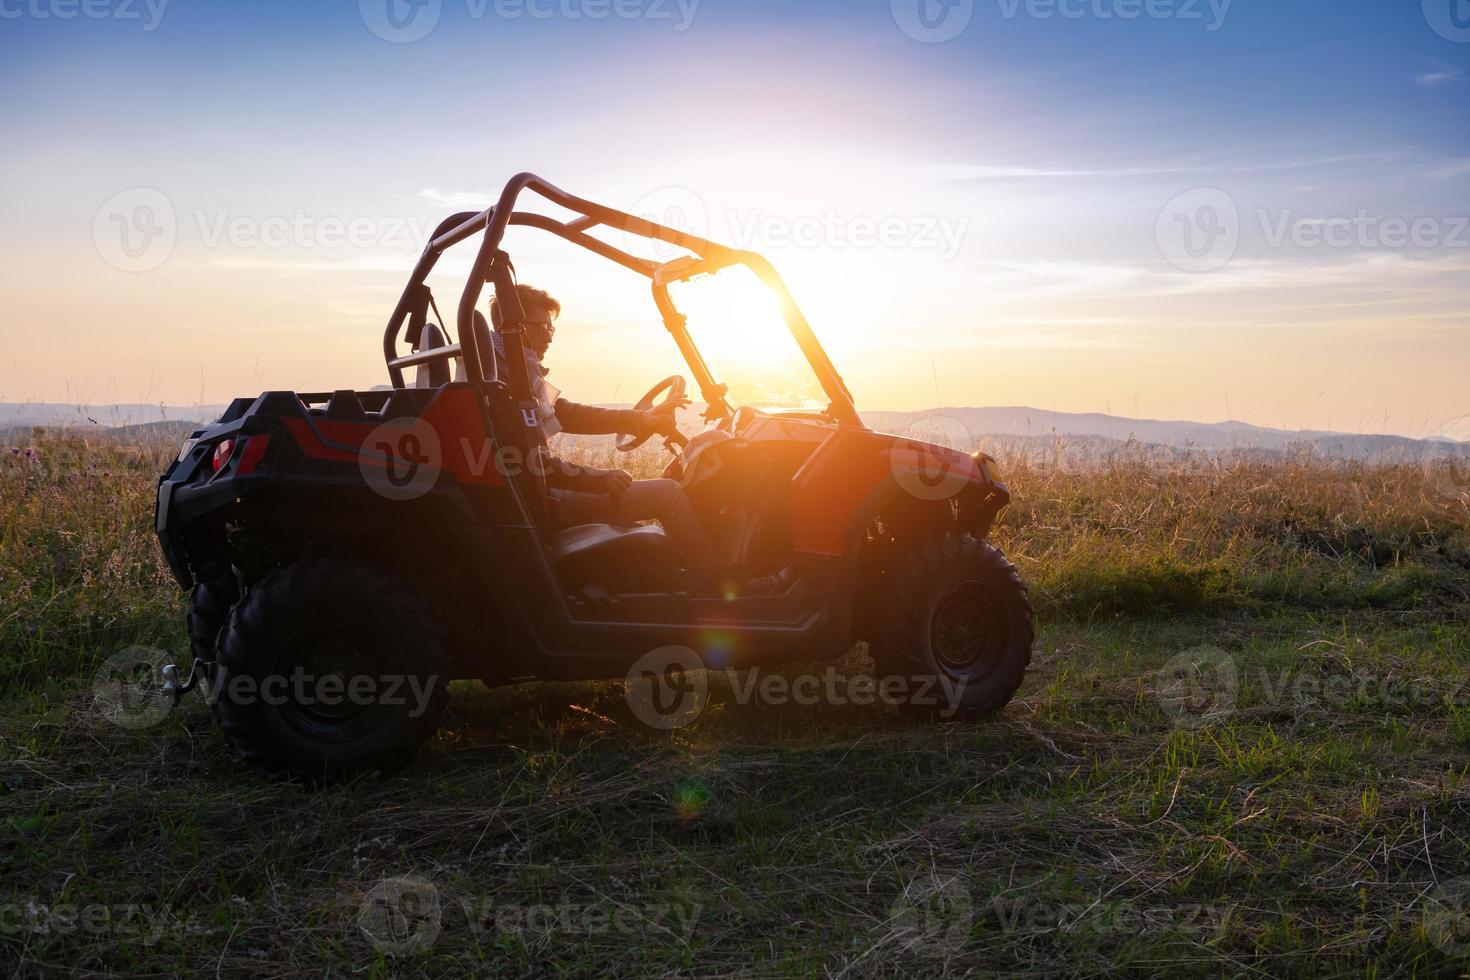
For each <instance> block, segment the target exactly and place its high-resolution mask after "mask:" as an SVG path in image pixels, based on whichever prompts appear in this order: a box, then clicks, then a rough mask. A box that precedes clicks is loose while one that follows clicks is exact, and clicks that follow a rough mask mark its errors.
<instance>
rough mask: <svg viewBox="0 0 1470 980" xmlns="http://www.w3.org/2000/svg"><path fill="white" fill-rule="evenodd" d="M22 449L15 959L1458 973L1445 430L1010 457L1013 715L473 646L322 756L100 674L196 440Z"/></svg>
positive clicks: (3, 630) (2, 767)
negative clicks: (123, 694) (1376, 437)
mask: <svg viewBox="0 0 1470 980" xmlns="http://www.w3.org/2000/svg"><path fill="white" fill-rule="evenodd" d="M16 448H17V449H20V450H21V451H20V452H18V453H12V452H10V448H9V447H4V449H3V450H0V451H3V452H5V453H6V455H5V456H3V457H0V603H3V605H0V691H3V700H0V973H3V974H10V973H18V974H19V975H22V976H27V975H56V974H70V973H91V972H96V973H105V972H115V973H123V972H126V973H144V974H153V975H171V974H180V973H189V974H198V975H212V974H223V975H250V976H259V977H271V976H287V975H302V974H313V975H318V976H321V975H327V974H351V975H364V976H389V975H415V976H432V977H441V976H442V977H455V976H463V975H466V974H467V973H473V974H475V975H513V976H518V975H524V974H527V973H530V972H534V973H537V974H542V975H545V974H569V975H582V976H608V975H627V976H638V975H647V974H657V975H666V974H672V975H700V976H705V975H732V974H733V975H748V974H754V975H780V976H791V975H796V976H869V975H874V974H881V975H892V974H920V975H931V974H956V975H961V974H982V975H988V974H1023V975H1034V976H1056V975H1087V974H1099V973H1107V972H1118V971H1122V972H1128V973H1134V974H1168V975H1176V974H1183V975H1220V974H1227V975H1237V976H1283V975H1293V976H1357V977H1386V976H1401V975H1402V976H1458V975H1463V974H1465V973H1467V972H1470V771H1467V769H1470V671H1467V667H1470V510H1467V503H1470V497H1467V488H1466V486H1465V484H1464V481H1463V479H1462V476H1463V474H1460V473H1457V472H1455V471H1451V470H1446V469H1436V468H1433V467H1416V466H1408V465H1405V466H1397V467H1379V468H1375V467H1368V466H1351V465H1345V464H1331V463H1327V462H1323V461H1311V460H1295V461H1276V462H1262V461H1259V460H1250V459H1245V458H1239V459H1234V458H1224V459H1214V460H1208V461H1205V460H1201V461H1198V462H1194V463H1190V464H1186V463H1184V462H1181V461H1179V460H1178V459H1175V460H1173V461H1171V462H1169V463H1167V464H1165V463H1161V462H1159V461H1158V460H1157V459H1154V458H1151V457H1150V456H1149V455H1148V454H1147V453H1145V452H1143V451H1142V450H1137V451H1135V450H1132V449H1126V448H1125V449H1120V450H1119V451H1118V452H1117V453H1116V454H1114V456H1113V457H1112V458H1110V459H1108V460H1105V461H1101V462H1095V463H1092V464H1089V465H1075V464H1069V463H1067V461H1065V460H1062V459H1056V460H1050V461H1049V460H1046V459H1035V458H1033V459H1030V460H1029V461H1020V460H1010V461H1007V460H1004V459H1003V463H1006V464H1007V465H1006V467H1005V469H1006V472H1005V476H1006V478H1007V479H1008V481H1009V482H1010V484H1011V486H1012V489H1013V492H1014V494H1015V501H1016V502H1015V503H1014V504H1013V506H1012V507H1011V508H1010V509H1009V510H1008V511H1007V512H1006V513H1005V515H1004V516H1003V519H1002V521H1001V523H1000V525H999V527H998V528H997V530H996V533H995V540H996V542H997V543H998V544H999V545H1000V546H1001V547H1002V548H1003V549H1004V550H1005V551H1006V552H1007V554H1008V555H1009V556H1010V557H1011V558H1012V559H1013V560H1014V561H1015V562H1016V563H1017V564H1018V565H1019V566H1020V568H1021V570H1022V573H1023V574H1024V576H1025V577H1026V579H1027V580H1028V582H1029V583H1030V584H1031V588H1032V595H1033V598H1034V600H1035V602H1036V606H1037V610H1038V616H1039V622H1040V635H1039V638H1038V642H1037V645H1036V650H1035V657H1034V662H1033V667H1032V671H1031V673H1030V674H1029V675H1028V679H1027V682H1026V684H1025V686H1024V687H1023V688H1022V690H1021V693H1020V695H1019V697H1018V698H1017V700H1016V701H1015V702H1013V703H1012V704H1011V706H1010V707H1009V708H1007V710H1006V711H1005V712H1004V713H1003V714H1002V715H1001V716H1000V717H999V718H997V719H994V720H991V721H986V722H980V723H966V724H960V723H953V724H938V725H936V724H921V723H917V722H914V721H912V720H910V719H909V718H908V717H907V716H903V715H900V714H899V713H897V712H896V711H895V710H893V709H891V708H885V707H882V706H858V705H853V704H834V703H822V704H818V705H814V706H800V705H792V704H788V705H780V706H772V705H759V704H754V703H748V701H747V699H743V698H741V697H739V696H738V693H739V690H740V686H741V685H742V684H743V683H744V681H743V680H742V679H741V678H740V677H738V676H737V677H734V678H732V677H729V676H726V675H724V674H719V675H714V676H713V677H712V678H711V680H710V685H711V706H710V708H709V709H708V710H706V711H705V712H704V713H703V714H702V715H701V716H700V717H699V719H698V720H697V721H696V722H695V723H694V724H693V725H692V726H690V727H688V728H685V729H682V730H677V731H673V732H659V731H655V730H652V729H649V728H647V727H645V726H643V725H641V724H640V723H638V722H637V721H636V720H635V719H634V717H633V715H632V713H631V712H630V710H629V707H628V704H627V702H626V700H625V698H624V696H623V691H622V686H621V685H620V684H579V685H567V684H538V685H529V686H520V687H512V688H503V689H499V690H495V691H488V690H485V689H484V688H483V687H481V686H479V685H470V684H465V685H459V686H457V687H456V689H455V691H454V695H453V698H452V701H451V706H450V712H449V715H448V716H447V718H446V720H445V723H444V725H443V727H442V729H441V732H440V734H439V736H438V738H437V739H436V740H435V742H434V743H433V744H432V746H431V747H430V749H429V751H427V752H426V753H425V754H424V755H423V756H422V757H421V759H420V761H419V762H418V763H417V764H416V765H415V766H413V767H412V768H410V769H409V770H407V771H406V772H404V773H402V774H400V775H398V776H395V777H392V778H386V779H380V780H370V781H361V782H358V783H355V784H352V785H346V786H336V787H332V788H329V789H325V790H319V791H308V790H305V789H302V788H299V787H293V786H289V785H287V786H280V785H266V784H263V783H261V782H259V781H258V780H256V779H255V778H254V777H253V776H252V775H251V774H249V773H248V772H246V771H245V770H244V769H243V768H242V767H241V766H239V765H237V764H236V763H234V762H233V760H232V759H231V758H230V756H229V754H228V753H227V751H226V749H225V746H224V743H223V740H222V739H221V737H220V736H219V735H218V733H217V732H216V731H215V730H214V728H213V725H212V722H211V720H210V717H209V714H208V710H207V707H206V706H205V705H203V704H202V703H201V702H200V701H199V700H198V699H197V698H192V699H190V700H188V701H186V702H185V704H184V705H183V707H182V708H181V709H180V710H178V711H176V712H174V713H173V714H172V715H170V716H168V717H167V718H166V719H164V720H163V721H161V722H160V723H159V724H157V725H154V726H151V727H146V728H141V729H136V730H132V729H128V728H124V727H121V726H119V725H117V724H115V723H114V722H112V721H110V720H108V719H107V718H106V717H105V716H104V715H103V714H102V713H101V712H99V710H98V709H97V707H96V705H95V703H94V697H93V694H92V684H91V678H92V674H93V671H94V670H95V669H96V667H97V665H98V664H99V663H100V662H101V661H102V660H103V659H104V658H105V657H107V656H108V655H109V654H111V653H112V652H114V651H116V650H119V649H121V648H123V647H125V646H127V645H130V644H145V645H154V646H160V647H164V648H167V649H170V650H175V651H182V650H183V649H184V640H183V628H182V622H183V597H182V596H180V595H179V594H178V593H177V592H176V590H175V588H174V587H173V585H172V582H171V579H170V578H169V577H168V575H167V573H166V571H165V569H164V568H163V567H162V565H161V563H160V561H159V558H158V555H157V548H156V546H155V543H154V541H153V538H152V532H151V516H152V494H153V481H154V479H155V477H156V475H157V473H158V472H160V471H161V468H162V461H163V459H164V458H165V457H166V455H167V454H168V453H169V452H171V451H172V449H173V448H174V447H156V446H155V447H149V446H118V445H112V444H103V443H96V444H91V445H89V444H88V443H87V441H86V440H84V439H82V438H80V437H38V438H37V440H36V441H35V442H34V443H33V444H29V445H26V446H19V447H16ZM26 450H30V451H31V452H30V454H28V453H27V452H26ZM652 461H653V457H645V459H644V462H645V464H651V463H652ZM1064 464H1066V465H1064ZM1191 665H1193V669H1190V666H1191ZM843 666H844V669H849V670H851V669H861V666H862V652H861V650H859V651H855V652H854V653H853V654H851V655H850V656H849V658H848V661H846V662H845V663H844V665H843ZM824 669H826V668H825V666H824V665H808V666H806V667H793V668H791V670H790V673H793V674H795V673H799V672H802V671H808V672H810V671H820V670H824ZM1180 678H1185V679H1188V680H1192V681H1193V682H1194V687H1186V688H1181V684H1180V682H1179V679H1180ZM1201 683H1203V687H1202V688H1201V686H1200V684H1201ZM1181 690H1184V691H1188V692H1192V693H1193V695H1194V696H1193V697H1192V698H1190V699H1188V700H1181V698H1180V697H1179V695H1180V693H1181Z"/></svg>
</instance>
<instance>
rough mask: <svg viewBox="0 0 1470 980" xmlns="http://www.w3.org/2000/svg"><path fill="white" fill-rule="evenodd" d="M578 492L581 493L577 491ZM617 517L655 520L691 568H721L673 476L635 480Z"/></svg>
mask: <svg viewBox="0 0 1470 980" xmlns="http://www.w3.org/2000/svg"><path fill="white" fill-rule="evenodd" d="M579 496H583V495H580V494H579ZM616 507H617V516H618V520H620V521H623V522H625V523H628V524H632V523H634V522H635V521H649V520H657V521H658V522H659V523H660V524H662V525H663V526H664V532H665V533H666V534H668V536H669V540H670V541H672V542H673V544H674V547H675V548H677V549H678V550H679V553H680V554H682V555H683V556H684V560H685V561H687V562H688V563H689V566H690V571H693V572H698V573H701V574H703V575H708V576H711V577H713V576H714V575H716V574H717V573H718V572H719V571H720V556H719V554H718V553H717V552H716V551H715V546H714V543H713V542H712V541H710V539H709V535H708V534H706V533H705V530H704V525H702V524H700V523H699V517H698V516H696V515H695V513H694V508H693V507H691V506H690V505H689V498H688V497H687V496H685V494H684V489H683V488H682V487H680V486H679V484H678V483H675V482H674V481H673V480H635V481H634V482H633V485H632V486H631V487H629V488H628V489H627V491H626V492H625V493H624V494H623V495H622V497H620V498H619V499H618V500H617V503H616Z"/></svg>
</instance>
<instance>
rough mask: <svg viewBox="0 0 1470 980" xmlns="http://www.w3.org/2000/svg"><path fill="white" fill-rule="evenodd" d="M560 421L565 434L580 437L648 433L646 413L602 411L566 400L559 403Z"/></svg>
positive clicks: (621, 410) (631, 410)
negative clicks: (644, 414)
mask: <svg viewBox="0 0 1470 980" xmlns="http://www.w3.org/2000/svg"><path fill="white" fill-rule="evenodd" d="M556 420H557V421H558V422H560V423H561V430H562V431H563V432H570V433H571V434H572V435H577V436H608V435H618V434H620V433H629V434H632V435H642V434H643V433H644V431H646V424H645V422H644V419H643V413H642V412H639V411H637V410H635V409H631V408H598V407H597V406H596V405H582V404H580V403H578V402H574V401H570V400H568V399H566V398H558V399H557V400H556Z"/></svg>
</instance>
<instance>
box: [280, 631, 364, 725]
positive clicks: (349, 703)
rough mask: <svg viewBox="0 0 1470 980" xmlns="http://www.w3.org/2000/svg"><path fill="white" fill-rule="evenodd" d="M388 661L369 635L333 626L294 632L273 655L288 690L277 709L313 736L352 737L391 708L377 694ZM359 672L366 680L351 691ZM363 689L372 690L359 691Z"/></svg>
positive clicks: (288, 721) (283, 716) (360, 676)
mask: <svg viewBox="0 0 1470 980" xmlns="http://www.w3.org/2000/svg"><path fill="white" fill-rule="evenodd" d="M386 665H387V659H386V658H385V657H384V656H383V653H382V651H381V650H380V648H379V645H378V643H377V642H375V640H374V639H373V638H372V637H369V636H363V635H360V634H356V633H354V632H339V631H335V630H334V631H330V632H328V633H327V634H326V635H323V634H321V633H317V632H316V631H313V633H312V634H311V635H309V636H303V637H298V638H297V639H296V640H295V642H293V643H292V644H291V645H290V647H289V648H287V649H286V650H284V651H282V655H281V656H280V657H279V658H278V659H277V661H276V670H277V672H278V673H279V674H280V675H281V676H283V677H285V679H286V682H287V684H286V696H285V698H284V699H283V700H282V701H281V703H280V704H279V705H277V706H276V710H277V711H279V712H280V714H281V718H282V719H283V720H284V721H285V722H286V724H288V725H289V726H291V728H293V729H295V730H296V731H297V732H299V733H301V734H302V735H304V736H306V737H308V738H310V739H312V740H314V741H319V742H352V741H356V740H357V739H360V738H363V737H365V736H367V735H368V734H370V733H371V732H373V731H375V730H376V729H377V728H378V727H379V726H380V725H382V724H383V721H384V720H385V719H386V717H387V716H388V715H389V714H391V713H392V706H390V705H385V704H383V703H381V701H380V700H379V696H380V695H381V694H382V693H383V685H384V682H385V679H386V678H387V676H388V672H387V671H386V670H385V667H386ZM298 678H300V680H299V681H298ZM328 678H333V679H335V680H334V681H328V680H327V679H328ZM357 678H367V679H368V681H370V683H366V684H365V683H364V682H361V681H358V682H357V683H358V685H359V686H358V687H357V689H356V691H355V690H354V680H355V679H357ZM324 682H326V685H330V689H328V688H326V687H325V686H324ZM362 691H368V692H371V694H370V695H369V696H365V697H364V696H360V694H361V692H362ZM303 693H304V694H305V697H304V698H303V697H302V694H303Z"/></svg>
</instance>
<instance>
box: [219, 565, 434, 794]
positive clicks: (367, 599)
mask: <svg viewBox="0 0 1470 980" xmlns="http://www.w3.org/2000/svg"><path fill="white" fill-rule="evenodd" d="M217 649H218V659H217V661H216V669H215V675H216V676H215V684H214V687H213V688H212V690H211V693H210V704H211V707H212V709H213V711H214V716H215V719H216V720H217V721H218V722H219V726H220V729H221V730H222V731H223V732H224V734H225V736H226V738H228V740H229V743H230V747H231V749H232V750H233V751H234V753H235V755H236V756H237V757H239V758H240V759H241V760H243V761H244V762H245V763H247V764H248V765H250V766H251V767H252V768H253V769H255V770H256V771H258V772H259V773H261V774H262V775H264V776H265V777H266V778H268V779H271V780H281V779H289V778H303V779H306V780H308V781H312V782H317V781H322V780H328V781H330V780H335V779H341V778H346V777H349V776H352V775H354V774H357V773H362V772H368V771H373V770H376V771H379V772H391V771H393V770H394V769H398V768H400V767H402V766H404V765H406V764H407V763H408V762H409V761H410V760H412V759H413V757H414V755H415V754H416V753H417V752H418V750H419V748H420V747H421V746H422V745H423V744H424V742H426V741H428V740H429V739H430V738H432V737H433V735H434V732H435V730H436V729H437V728H438V727H439V719H440V717H441V716H442V715H443V713H444V707H445V705H446V703H447V702H448V697H449V679H450V671H449V653H448V647H447V643H446V640H445V634H444V629H443V627H442V626H441V625H440V623H439V621H438V619H437V618H436V617H435V615H434V613H433V612H432V611H431V610H430V608H429V607H428V605H426V604H425V603H424V602H423V600H421V599H420V598H419V597H418V596H417V595H415V594H414V593H413V591H412V590H410V589H409V588H408V586H406V585H405V584H403V583H402V582H401V581H399V580H397V579H395V578H393V577H392V576H390V575H387V574H386V573H383V572H381V571H378V570H376V569H373V568H370V567H366V566H362V565H357V564H352V563H349V562H343V561H334V560H321V561H307V562H302V563H300V564H296V565H292V566H290V567H287V568H284V569H281V570H279V571H276V572H273V573H271V574H270V575H268V576H267V577H266V578H264V579H262V580H261V581H260V582H259V583H258V584H256V585H255V586H254V587H253V588H251V590H250V591H249V592H248V593H247V594H246V595H245V597H244V598H243V599H241V600H240V602H239V603H238V604H237V605H236V606H235V607H234V609H233V610H232V611H231V613H230V618H229V621H228V623H227V624H226V625H225V627H224V630H223V631H222V632H221V633H220V636H219V644H218V648H217ZM297 677H300V678H302V680H301V681H297V680H296V678H297ZM329 677H337V678H339V679H340V685H339V684H337V683H336V682H325V683H324V681H323V679H325V678H329ZM267 678H272V679H273V680H272V681H271V684H272V685H273V689H272V690H269V691H268V690H267V689H266V688H265V687H264V686H263V685H265V683H266V681H267ZM354 678H360V679H363V680H359V681H357V682H356V683H358V684H360V685H361V686H362V689H363V690H367V688H368V686H369V680H368V679H370V681H371V693H369V694H367V695H366V696H362V695H361V694H358V695H351V694H350V692H351V690H352V687H353V685H354V683H355V682H354ZM326 683H331V684H332V687H331V688H330V689H329V688H328V687H326ZM339 687H340V693H339V694H334V691H336V690H337V689H338V688H339ZM303 691H305V692H306V695H307V696H306V697H304V698H303V697H301V696H300V695H301V693H302V692H303Z"/></svg>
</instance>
